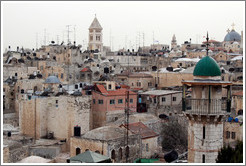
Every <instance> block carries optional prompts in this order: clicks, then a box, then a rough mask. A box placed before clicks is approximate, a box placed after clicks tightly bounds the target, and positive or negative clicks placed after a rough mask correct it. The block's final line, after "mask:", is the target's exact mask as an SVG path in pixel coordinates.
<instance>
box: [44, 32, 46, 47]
mask: <svg viewBox="0 0 246 166" xmlns="http://www.w3.org/2000/svg"><path fill="white" fill-rule="evenodd" d="M44 45H46V29H44Z"/></svg>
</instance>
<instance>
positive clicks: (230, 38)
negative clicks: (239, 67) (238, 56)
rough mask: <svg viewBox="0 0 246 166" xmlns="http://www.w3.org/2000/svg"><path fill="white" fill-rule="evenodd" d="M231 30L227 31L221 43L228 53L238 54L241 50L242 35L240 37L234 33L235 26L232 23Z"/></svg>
mask: <svg viewBox="0 0 246 166" xmlns="http://www.w3.org/2000/svg"><path fill="white" fill-rule="evenodd" d="M231 26H232V29H231V30H230V29H228V30H227V34H226V36H225V38H224V41H223V43H222V46H223V48H224V49H225V50H226V51H227V52H229V53H239V52H240V50H241V49H242V48H243V44H242V43H243V41H242V36H241V35H242V33H241V35H240V34H239V33H238V32H236V31H235V24H234V23H233V24H232V25H231Z"/></svg>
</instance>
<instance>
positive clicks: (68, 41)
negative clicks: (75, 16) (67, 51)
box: [66, 25, 71, 44]
mask: <svg viewBox="0 0 246 166" xmlns="http://www.w3.org/2000/svg"><path fill="white" fill-rule="evenodd" d="M70 26H71V25H67V26H66V27H67V44H69V43H70V40H69V32H71V31H69V27H70Z"/></svg>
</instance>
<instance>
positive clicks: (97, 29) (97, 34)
mask: <svg viewBox="0 0 246 166" xmlns="http://www.w3.org/2000/svg"><path fill="white" fill-rule="evenodd" d="M102 29H103V28H102V27H101V25H100V23H99V22H98V20H97V17H96V15H95V18H94V20H93V21H92V23H91V25H90V27H89V43H88V47H89V50H96V49H98V50H99V52H102V51H103V43H102Z"/></svg>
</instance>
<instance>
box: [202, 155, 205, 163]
mask: <svg viewBox="0 0 246 166" xmlns="http://www.w3.org/2000/svg"><path fill="white" fill-rule="evenodd" d="M202 162H203V163H205V154H203V155H202Z"/></svg>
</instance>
